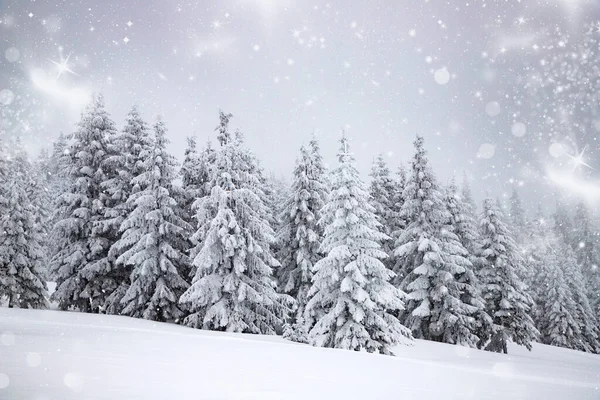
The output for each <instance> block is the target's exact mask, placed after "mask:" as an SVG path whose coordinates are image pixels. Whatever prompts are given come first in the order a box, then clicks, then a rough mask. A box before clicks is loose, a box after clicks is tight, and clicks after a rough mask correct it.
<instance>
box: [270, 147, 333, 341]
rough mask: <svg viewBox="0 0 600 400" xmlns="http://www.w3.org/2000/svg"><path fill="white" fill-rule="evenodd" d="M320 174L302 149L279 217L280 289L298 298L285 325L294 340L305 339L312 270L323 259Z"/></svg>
mask: <svg viewBox="0 0 600 400" xmlns="http://www.w3.org/2000/svg"><path fill="white" fill-rule="evenodd" d="M320 173H321V171H319V170H318V169H317V168H315V165H314V158H313V157H311V154H310V152H309V151H308V150H307V149H306V148H305V147H304V146H302V147H301V148H300V154H299V155H298V158H297V159H296V167H295V168H294V176H293V180H292V188H291V191H290V193H289V197H288V198H287V199H286V200H285V203H284V205H283V212H282V213H281V215H280V220H281V222H282V226H281V229H279V231H278V232H277V235H278V242H279V246H280V251H279V253H278V258H279V260H280V262H281V267H279V268H278V269H277V277H278V281H279V289H280V290H281V291H282V292H283V293H287V294H289V295H290V296H292V297H293V298H294V299H296V305H297V308H296V310H295V313H294V317H293V318H292V320H291V321H290V324H289V326H286V336H289V337H290V338H291V339H292V340H298V339H304V338H306V332H305V330H306V329H307V328H308V327H307V326H305V323H304V319H303V315H304V308H305V306H306V302H307V300H308V299H307V296H308V291H309V289H310V287H311V285H312V277H313V271H312V269H313V267H314V265H315V264H316V262H317V261H318V260H319V259H320V258H321V253H320V251H319V247H320V245H321V242H322V240H323V230H322V229H321V226H319V224H318V222H319V219H320V218H321V209H322V208H323V205H324V204H325V200H326V196H327V194H326V192H325V187H324V185H323V176H321V175H319V174H320Z"/></svg>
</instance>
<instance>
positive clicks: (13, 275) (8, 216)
mask: <svg viewBox="0 0 600 400" xmlns="http://www.w3.org/2000/svg"><path fill="white" fill-rule="evenodd" d="M3 164H4V163H3ZM4 168H6V175H5V178H4V180H3V185H2V186H3V196H2V197H3V198H2V199H0V201H2V203H3V204H2V205H3V208H4V213H3V214H2V215H1V216H0V271H2V272H0V298H2V297H8V306H9V307H19V308H46V307H47V301H46V296H47V293H46V290H47V288H46V282H45V280H44V278H43V275H44V274H43V271H42V269H41V268H42V263H43V261H44V247H43V245H44V238H43V228H42V227H40V225H39V222H38V221H37V217H36V211H38V210H37V209H36V206H35V205H34V204H33V203H32V202H31V199H30V196H29V195H28V191H29V189H30V185H31V174H32V167H31V165H30V163H29V161H28V160H27V155H26V154H25V152H24V151H23V150H22V149H21V148H20V143H16V146H15V151H14V154H13V155H12V161H11V162H9V163H8V165H6V164H4Z"/></svg>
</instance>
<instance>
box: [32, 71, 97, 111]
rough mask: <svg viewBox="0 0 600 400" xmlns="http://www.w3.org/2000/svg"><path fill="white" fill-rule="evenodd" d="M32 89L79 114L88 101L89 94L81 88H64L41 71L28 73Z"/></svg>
mask: <svg viewBox="0 0 600 400" xmlns="http://www.w3.org/2000/svg"><path fill="white" fill-rule="evenodd" d="M29 76H30V79H31V83H32V85H33V87H34V88H36V89H38V90H39V91H40V92H42V93H44V94H45V95H47V96H48V97H49V98H50V99H51V100H53V101H55V102H57V103H59V104H63V105H67V106H68V107H70V108H71V109H72V110H74V111H77V112H79V111H80V110H81V109H82V108H83V107H84V106H85V105H86V104H87V103H88V102H89V99H90V95H91V94H90V92H89V91H88V90H87V89H85V88H81V87H66V86H64V85H63V84H61V82H59V81H58V80H56V79H53V78H52V77H50V76H48V74H47V73H46V72H45V71H44V70H42V69H39V68H38V69H34V70H32V71H30V73H29Z"/></svg>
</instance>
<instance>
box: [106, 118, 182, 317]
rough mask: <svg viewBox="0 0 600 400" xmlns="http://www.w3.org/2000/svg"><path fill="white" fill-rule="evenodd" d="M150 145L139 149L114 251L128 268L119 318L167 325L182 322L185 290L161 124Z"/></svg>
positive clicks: (170, 162) (171, 168) (170, 163)
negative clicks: (181, 299)
mask: <svg viewBox="0 0 600 400" xmlns="http://www.w3.org/2000/svg"><path fill="white" fill-rule="evenodd" d="M154 132H155V140H154V145H153V148H152V149H151V150H149V149H143V150H142V151H141V153H140V154H139V155H138V156H139V158H140V162H139V170H140V171H141V172H140V173H139V174H138V175H136V176H134V177H133V179H132V180H131V184H133V185H134V186H135V187H137V188H139V190H136V191H134V192H133V193H132V194H131V195H130V196H129V199H128V200H127V203H128V205H129V208H132V209H133V211H132V212H131V213H130V214H129V215H128V216H127V218H126V219H125V221H124V222H123V224H122V225H121V230H122V231H123V236H122V238H121V239H120V240H119V242H117V243H116V244H115V248H116V249H126V248H127V250H125V251H124V252H123V253H122V254H121V255H120V256H119V258H118V259H117V264H120V265H126V266H130V267H131V268H132V273H131V285H130V286H129V288H128V289H127V291H126V293H125V294H124V296H123V298H122V300H121V303H122V304H123V305H124V308H123V311H122V314H124V315H129V316H132V317H141V318H145V319H151V320H156V321H173V320H175V321H176V320H178V319H179V318H181V317H182V316H183V313H182V311H181V310H180V309H179V307H178V304H177V302H178V300H179V297H180V296H181V294H182V293H183V292H184V291H185V290H186V289H187V288H188V284H187V283H186V282H185V280H184V279H183V278H182V277H181V276H180V270H181V269H182V265H185V264H187V260H186V256H185V255H184V251H185V250H186V249H187V245H186V243H187V242H186V236H185V234H186V232H187V231H189V228H188V227H187V225H186V223H185V221H183V220H182V219H181V218H180V217H179V216H178V215H177V212H176V207H177V203H176V201H175V199H174V198H173V197H172V193H173V190H172V189H173V180H174V179H175V167H176V162H175V159H174V158H173V157H172V156H171V155H170V154H169V153H168V152H167V150H166V146H167V144H168V140H167V138H166V129H165V127H164V123H163V122H162V120H160V119H159V121H158V122H157V123H156V124H155V125H154Z"/></svg>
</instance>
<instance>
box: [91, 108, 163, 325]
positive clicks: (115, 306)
mask: <svg viewBox="0 0 600 400" xmlns="http://www.w3.org/2000/svg"><path fill="white" fill-rule="evenodd" d="M148 130H149V128H148V124H147V123H146V122H145V121H144V120H143V119H142V116H141V115H140V113H139V111H138V109H137V107H135V106H134V107H132V109H131V110H130V111H129V113H128V114H127V118H126V120H125V127H124V128H123V130H122V131H121V132H120V133H118V134H116V135H115V137H114V139H113V141H112V143H113V145H114V154H112V155H111V156H109V157H108V158H107V159H106V161H105V163H104V168H105V170H110V171H111V172H112V173H111V175H109V176H107V179H106V180H105V181H104V182H102V183H101V187H102V189H103V190H104V191H105V192H106V193H107V194H108V195H109V196H110V200H109V202H107V203H108V204H109V205H108V206H107V207H106V208H105V210H104V220H103V222H102V224H103V226H104V231H105V232H106V233H107V234H108V235H111V236H113V237H114V238H115V240H114V243H113V244H112V245H111V247H110V250H109V253H108V254H109V259H110V263H111V264H115V265H114V267H113V270H112V271H111V272H110V274H111V275H112V277H113V279H114V280H115V282H116V283H117V284H118V287H117V288H116V289H115V290H113V292H112V293H111V294H110V296H108V297H107V299H106V301H105V305H104V308H105V311H106V313H108V314H119V313H120V312H121V309H122V304H121V299H122V298H123V296H124V295H125V292H126V291H127V289H128V288H129V283H130V281H129V277H130V275H131V272H132V269H131V267H130V266H129V265H127V264H123V263H122V264H121V265H119V266H116V260H117V259H118V258H119V257H120V256H121V255H122V254H123V253H124V252H125V251H126V250H127V249H128V246H123V241H122V240H120V236H121V235H120V231H121V225H122V224H123V222H124V221H125V219H126V218H127V217H128V216H129V215H130V214H131V212H132V211H133V209H134V204H132V203H130V202H128V199H129V197H130V196H131V195H132V194H133V193H137V192H139V191H140V190H142V189H141V187H140V185H139V184H137V183H136V182H134V181H133V178H134V177H136V176H138V175H139V174H140V173H142V171H144V159H143V154H146V153H148V151H149V150H150V149H151V147H152V140H151V138H150V134H149V132H148ZM118 242H120V243H121V245H119V246H117V243H118Z"/></svg>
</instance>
